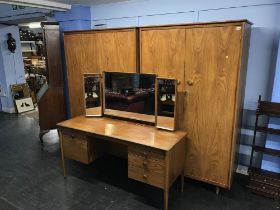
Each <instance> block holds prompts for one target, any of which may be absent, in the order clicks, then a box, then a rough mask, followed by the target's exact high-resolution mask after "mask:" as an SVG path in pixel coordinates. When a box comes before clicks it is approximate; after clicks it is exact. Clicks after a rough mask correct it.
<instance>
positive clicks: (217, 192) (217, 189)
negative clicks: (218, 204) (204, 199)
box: [216, 187, 220, 195]
mask: <svg viewBox="0 0 280 210" xmlns="http://www.w3.org/2000/svg"><path fill="white" fill-rule="evenodd" d="M219 194H220V188H219V187H216V195H219Z"/></svg>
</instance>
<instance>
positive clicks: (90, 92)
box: [83, 74, 102, 117]
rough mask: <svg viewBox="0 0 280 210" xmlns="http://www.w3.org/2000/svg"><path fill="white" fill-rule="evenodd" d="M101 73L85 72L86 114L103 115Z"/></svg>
mask: <svg viewBox="0 0 280 210" xmlns="http://www.w3.org/2000/svg"><path fill="white" fill-rule="evenodd" d="M101 81H102V80H101V75H100V74H83V89H84V105H85V113H86V116H88V117H90V116H102V91H101Z"/></svg>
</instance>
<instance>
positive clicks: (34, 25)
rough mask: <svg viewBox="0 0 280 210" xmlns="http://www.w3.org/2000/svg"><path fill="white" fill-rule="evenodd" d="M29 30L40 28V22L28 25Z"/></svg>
mask: <svg viewBox="0 0 280 210" xmlns="http://www.w3.org/2000/svg"><path fill="white" fill-rule="evenodd" d="M28 26H29V28H41V23H40V22H34V23H30V24H29V25H28Z"/></svg>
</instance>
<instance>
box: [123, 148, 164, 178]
mask: <svg viewBox="0 0 280 210" xmlns="http://www.w3.org/2000/svg"><path fill="white" fill-rule="evenodd" d="M128 166H133V167H137V168H142V169H143V170H145V171H147V172H152V173H157V174H161V175H163V174H164V172H165V162H164V160H161V159H160V160H158V159H154V158H149V157H143V156H138V155H137V154H135V153H131V152H130V151H129V152H128Z"/></svg>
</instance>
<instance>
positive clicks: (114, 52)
mask: <svg viewBox="0 0 280 210" xmlns="http://www.w3.org/2000/svg"><path fill="white" fill-rule="evenodd" d="M95 36H96V47H95V50H96V52H95V53H96V55H97V56H96V57H95V58H94V59H96V62H97V67H98V69H99V71H100V72H103V71H116V72H136V70H137V68H136V63H137V62H136V55H137V54H136V30H124V31H101V32H97V33H96V34H95Z"/></svg>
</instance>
